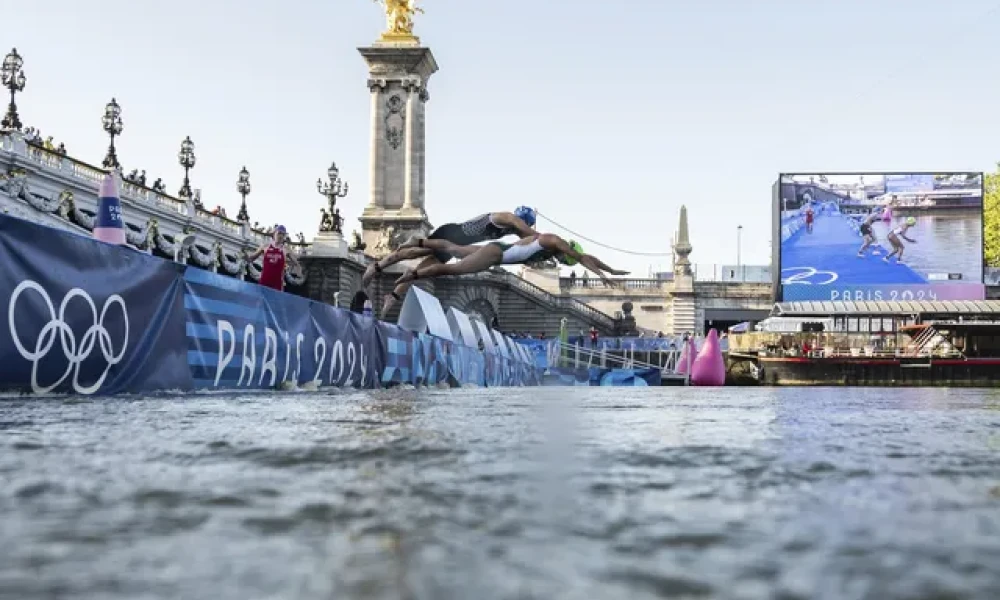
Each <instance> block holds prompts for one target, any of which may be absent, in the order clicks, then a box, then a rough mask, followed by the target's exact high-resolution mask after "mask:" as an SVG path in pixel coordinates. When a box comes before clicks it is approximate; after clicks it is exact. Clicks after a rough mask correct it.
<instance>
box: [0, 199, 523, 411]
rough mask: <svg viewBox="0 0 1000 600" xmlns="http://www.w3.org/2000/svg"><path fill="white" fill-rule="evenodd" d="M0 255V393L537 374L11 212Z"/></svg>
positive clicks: (494, 382) (481, 380)
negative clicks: (1, 314)
mask: <svg viewBox="0 0 1000 600" xmlns="http://www.w3.org/2000/svg"><path fill="white" fill-rule="evenodd" d="M39 240H44V243H39ZM0 257H2V258H3V265H4V267H5V268H4V269H3V272H2V273H0V290H4V292H3V295H4V297H3V299H4V301H5V302H6V304H7V325H8V326H7V327H6V328H2V327H0V329H3V331H2V333H0V364H2V365H3V367H4V368H3V369H2V370H0V390H17V391H29V392H34V393H38V394H45V393H77V394H113V393H119V392H145V391H154V390H194V389H213V388H218V389H273V388H276V387H282V386H309V385H314V386H341V387H361V388H375V387H382V386H387V385H388V386H391V385H395V384H400V383H407V384H413V385H437V384H440V383H448V384H450V385H462V384H476V385H481V386H484V385H488V386H521V385H540V382H541V371H540V370H539V369H538V368H536V367H535V366H534V365H528V364H524V363H522V362H520V361H518V360H513V359H506V358H503V357H500V356H498V355H492V354H483V353H482V352H480V351H478V350H476V349H473V348H467V347H465V346H461V345H459V344H455V343H453V342H450V341H447V340H443V339H440V338H436V337H434V336H430V335H426V334H419V335H415V334H413V333H411V332H408V331H404V330H402V329H400V328H399V327H397V326H395V325H391V324H388V323H382V322H379V321H376V320H375V319H372V318H370V317H364V316H362V315H359V314H356V313H352V312H348V311H345V310H342V309H338V308H333V307H331V306H328V305H326V304H322V303H319V302H314V301H311V300H307V299H304V298H300V297H298V296H293V295H290V294H284V293H281V292H277V291H274V290H271V289H269V288H265V287H262V286H259V285H256V284H253V283H248V282H244V281H239V280H236V279H232V278H229V277H225V276H222V275H218V274H215V273H211V272H208V271H205V270H202V269H198V268H195V267H187V266H184V265H179V264H175V263H173V262H171V261H166V260H161V259H159V258H155V257H152V256H150V255H148V254H145V253H141V252H137V251H135V250H132V249H129V248H125V247H120V246H114V245H110V244H104V243H102V242H98V241H95V240H93V239H90V238H87V237H83V236H79V235H76V234H72V233H68V232H65V231H60V230H56V229H52V228H49V227H45V226H42V225H38V224H36V223H30V222H27V221H22V220H20V219H15V218H12V217H7V216H0ZM95 274H99V276H95ZM7 290H9V292H8V291H7Z"/></svg>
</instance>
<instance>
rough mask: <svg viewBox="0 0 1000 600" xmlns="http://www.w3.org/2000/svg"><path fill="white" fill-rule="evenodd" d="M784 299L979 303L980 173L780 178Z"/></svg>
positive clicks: (777, 215) (777, 190) (779, 230)
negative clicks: (956, 301)
mask: <svg viewBox="0 0 1000 600" xmlns="http://www.w3.org/2000/svg"><path fill="white" fill-rule="evenodd" d="M775 202H776V204H777V206H775V210H774V215H775V230H776V233H775V237H776V239H780V250H779V252H778V253H777V254H778V262H779V264H778V268H779V270H780V280H779V281H778V283H779V289H778V296H779V299H780V300H781V301H785V302H792V301H797V300H832V301H912V300H924V301H935V300H938V301H943V300H982V299H983V298H984V297H985V287H984V285H983V174H982V173H938V174H934V173H913V174H909V173H884V174H877V173H875V174H873V173H863V174H862V173H859V174H803V175H790V174H784V175H782V176H781V178H780V180H779V185H777V186H775Z"/></svg>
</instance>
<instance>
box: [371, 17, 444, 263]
mask: <svg viewBox="0 0 1000 600" xmlns="http://www.w3.org/2000/svg"><path fill="white" fill-rule="evenodd" d="M414 2H415V0H382V3H383V5H384V6H385V12H386V19H387V21H388V27H387V29H386V31H385V32H384V33H383V34H382V36H381V37H380V38H379V40H378V41H376V42H375V43H374V44H372V45H371V46H370V47H367V48H359V49H358V51H359V52H360V53H361V56H362V57H364V59H365V62H366V63H368V91H369V92H370V93H371V132H370V133H369V135H370V144H371V146H370V152H371V157H370V159H369V160H370V166H369V173H370V177H371V181H370V191H369V200H368V205H367V206H365V209H364V211H363V212H362V213H361V217H360V218H359V220H360V221H361V231H362V238H363V240H364V242H365V243H366V244H367V252H368V253H369V254H371V255H372V256H376V257H382V256H385V255H386V254H388V253H389V252H390V251H391V250H393V249H394V248H395V246H396V245H398V244H399V243H400V242H402V241H405V240H406V239H408V238H409V237H410V236H412V235H422V236H423V235H427V233H428V232H429V231H430V229H431V226H430V223H429V222H428V220H427V212H426V211H425V210H424V188H425V186H424V182H425V173H426V168H425V161H424V157H425V153H426V146H425V144H424V134H425V117H424V116H425V109H426V105H427V102H428V100H429V99H430V95H429V94H428V93H427V81H428V80H429V79H430V77H431V75H433V74H434V73H435V72H436V71H437V69H438V66H437V62H436V61H435V60H434V55H433V54H432V53H431V51H430V48H424V47H423V46H421V45H420V39H419V38H418V37H416V36H415V35H413V20H412V17H413V14H414V13H415V12H421V11H420V9H419V8H416V7H415V6H414Z"/></svg>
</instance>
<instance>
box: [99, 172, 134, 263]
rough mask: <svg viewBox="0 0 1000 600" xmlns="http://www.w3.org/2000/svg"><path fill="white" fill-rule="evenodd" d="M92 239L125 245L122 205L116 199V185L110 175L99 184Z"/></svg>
mask: <svg viewBox="0 0 1000 600" xmlns="http://www.w3.org/2000/svg"><path fill="white" fill-rule="evenodd" d="M94 239H95V240H100V241H102V242H107V243H108V244H118V245H125V244H126V239H125V220H124V219H123V218H122V203H121V200H119V199H118V185H117V183H116V182H115V177H114V175H113V174H112V173H108V174H107V175H105V176H104V181H102V182H101V192H100V198H99V199H98V206H97V216H96V217H95V218H94Z"/></svg>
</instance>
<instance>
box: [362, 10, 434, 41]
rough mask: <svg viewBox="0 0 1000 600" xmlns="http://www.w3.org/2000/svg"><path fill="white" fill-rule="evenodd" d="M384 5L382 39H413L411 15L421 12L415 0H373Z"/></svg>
mask: <svg viewBox="0 0 1000 600" xmlns="http://www.w3.org/2000/svg"><path fill="white" fill-rule="evenodd" d="M374 1H375V2H377V3H379V4H381V5H382V6H384V7H385V20H386V30H385V32H384V33H383V34H382V38H383V39H390V40H391V39H414V35H413V15H414V14H416V13H423V12H424V11H423V9H422V8H420V7H418V6H417V0H374Z"/></svg>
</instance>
